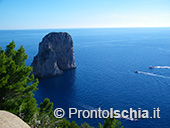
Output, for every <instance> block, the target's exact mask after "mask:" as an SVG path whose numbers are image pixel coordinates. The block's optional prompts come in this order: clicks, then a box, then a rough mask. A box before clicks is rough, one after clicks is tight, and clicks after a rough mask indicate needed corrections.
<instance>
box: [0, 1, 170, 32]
mask: <svg viewBox="0 0 170 128" xmlns="http://www.w3.org/2000/svg"><path fill="white" fill-rule="evenodd" d="M96 27H100V28H101V27H170V0H0V29H1V30H2V29H46V28H96Z"/></svg>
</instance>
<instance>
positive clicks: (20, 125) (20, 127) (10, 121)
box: [0, 110, 31, 128]
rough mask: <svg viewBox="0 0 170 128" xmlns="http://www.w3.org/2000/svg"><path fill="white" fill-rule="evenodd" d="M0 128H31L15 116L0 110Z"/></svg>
mask: <svg viewBox="0 0 170 128" xmlns="http://www.w3.org/2000/svg"><path fill="white" fill-rule="evenodd" d="M0 128H31V127H30V126H29V125H28V124H26V123H25V122H24V121H23V120H22V119H21V118H19V117H17V116H16V115H14V114H12V113H10V112H7V111H4V110H0Z"/></svg>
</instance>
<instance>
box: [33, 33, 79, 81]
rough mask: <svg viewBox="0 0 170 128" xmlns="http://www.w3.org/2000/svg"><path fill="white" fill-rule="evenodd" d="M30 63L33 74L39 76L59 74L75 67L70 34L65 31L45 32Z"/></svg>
mask: <svg viewBox="0 0 170 128" xmlns="http://www.w3.org/2000/svg"><path fill="white" fill-rule="evenodd" d="M31 65H32V66H33V74H34V75H35V76H36V77H39V78H44V77H50V76H54V75H61V74H62V73H63V71H64V70H68V69H72V68H75V67H76V64H75V59H74V50H73V41H72V38H71V36H70V35H69V34H68V33H65V32H59V33H57V32H52V33H49V34H47V35H46V36H45V37H44V38H43V40H42V41H41V42H40V44H39V51H38V54H37V55H36V56H35V57H34V60H33V62H32V64H31Z"/></svg>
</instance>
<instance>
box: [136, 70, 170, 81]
mask: <svg viewBox="0 0 170 128" xmlns="http://www.w3.org/2000/svg"><path fill="white" fill-rule="evenodd" d="M138 73H141V74H146V75H150V76H156V77H161V78H168V79H170V77H169V76H163V75H158V74H154V73H149V72H142V71H138Z"/></svg>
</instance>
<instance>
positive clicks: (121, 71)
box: [0, 28, 170, 128]
mask: <svg viewBox="0 0 170 128" xmlns="http://www.w3.org/2000/svg"><path fill="white" fill-rule="evenodd" d="M50 32H68V33H69V34H70V35H71V36H72V39H73V45H74V52H75V60H76V66H77V68H76V69H72V70H68V71H65V72H64V74H63V75H62V76H55V77H51V78H46V79H39V84H38V90H37V91H36V92H35V98H36V100H37V102H38V104H40V103H41V102H43V100H44V99H45V98H49V99H50V101H51V102H53V103H54V109H55V108H63V109H64V110H65V116H64V117H65V118H67V119H68V120H70V121H73V120H75V121H76V122H77V123H78V124H79V125H80V124H81V123H83V122H87V123H89V124H90V125H91V126H93V127H97V126H98V123H99V122H100V123H102V124H103V123H104V119H95V118H92V119H83V118H80V119H78V118H77V116H76V115H73V116H72V118H71V119H69V116H68V109H69V108H77V109H78V110H93V109H94V110H95V109H98V108H101V109H102V110H109V109H110V108H113V109H114V110H129V109H130V108H132V109H133V110H138V109H140V108H141V110H149V114H152V111H153V109H154V108H158V107H159V109H160V112H159V116H160V118H159V119H153V118H149V119H138V122H133V121H129V120H126V119H121V118H120V119H118V120H119V121H121V122H122V125H123V126H124V127H125V128H170V28H84V29H37V30H0V46H1V47H2V48H3V49H5V46H6V45H7V44H9V43H10V42H11V41H12V40H14V41H15V43H16V45H17V47H16V49H17V48H19V47H20V46H21V45H23V46H24V48H25V51H26V53H27V55H28V56H29V58H28V60H27V61H26V64H27V66H29V65H30V64H31V63H32V61H33V58H34V56H35V55H36V54H37V53H38V46H39V43H40V42H41V41H42V38H43V37H44V36H45V35H46V34H48V33H50ZM151 65H152V66H155V68H153V69H149V66H151ZM135 70H136V71H138V73H135Z"/></svg>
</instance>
